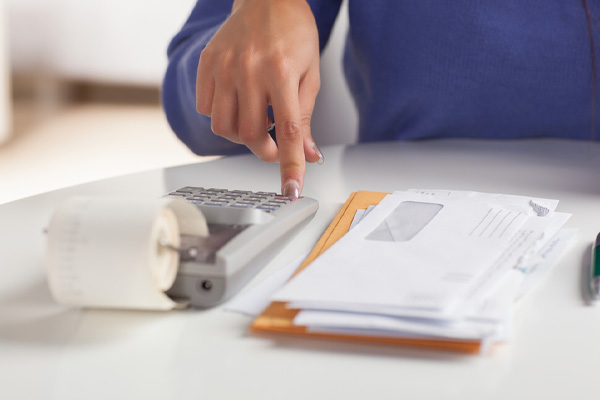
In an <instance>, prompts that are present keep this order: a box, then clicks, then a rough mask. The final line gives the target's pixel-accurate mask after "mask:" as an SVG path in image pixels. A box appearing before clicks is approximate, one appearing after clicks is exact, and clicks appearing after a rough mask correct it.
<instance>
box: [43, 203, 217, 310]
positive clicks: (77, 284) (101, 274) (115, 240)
mask: <svg viewBox="0 0 600 400" xmlns="http://www.w3.org/2000/svg"><path fill="white" fill-rule="evenodd" d="M181 234H187V235H196V236H202V237H204V236H207V235H208V227H207V224H206V220H205V219H204V216H203V215H202V213H201V212H200V211H199V210H198V209H197V208H196V207H194V206H193V205H192V204H189V203H187V202H185V201H183V200H180V199H171V198H163V199H149V200H146V199H130V198H119V197H76V198H72V199H69V200H67V201H66V202H65V203H63V204H62V205H60V206H59V208H58V209H57V210H56V211H55V213H54V215H53V216H52V219H51V221H50V225H49V227H48V230H47V235H48V241H47V252H46V269H47V275H48V283H49V286H50V291H51V292H52V296H53V297H54V299H55V300H56V301H57V302H58V303H59V304H62V305H65V306H71V307H94V308H124V309H144V310H170V309H173V308H181V307H185V306H186V304H185V303H178V302H176V301H174V300H172V299H171V298H169V296H167V295H166V294H165V292H166V291H167V290H168V289H169V288H170V287H171V285H172V284H173V282H174V281H175V278H176V275H177V270H178V267H179V254H178V252H177V251H174V250H170V249H168V248H166V247H164V246H161V245H159V242H164V243H168V244H170V245H172V246H175V247H178V246H179V243H180V235H181Z"/></svg>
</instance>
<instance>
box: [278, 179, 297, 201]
mask: <svg viewBox="0 0 600 400" xmlns="http://www.w3.org/2000/svg"><path fill="white" fill-rule="evenodd" d="M281 194H283V197H289V198H292V199H297V198H298V197H300V185H299V184H298V182H297V181H296V180H295V179H289V180H288V181H287V182H285V184H284V185H283V189H282V190H281Z"/></svg>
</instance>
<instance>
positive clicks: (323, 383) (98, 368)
mask: <svg viewBox="0 0 600 400" xmlns="http://www.w3.org/2000/svg"><path fill="white" fill-rule="evenodd" d="M322 150H323V152H324V154H325V157H326V161H325V163H324V164H323V165H320V166H317V165H310V166H308V168H307V173H306V183H305V187H304V192H303V194H304V195H306V196H310V197H313V198H315V199H317V200H319V202H320V209H319V212H318V213H317V215H316V217H315V218H314V219H313V221H312V222H311V223H310V224H309V225H308V226H307V227H306V228H305V229H304V230H303V231H302V232H301V233H300V234H299V235H298V236H297V237H296V238H295V239H294V240H293V241H292V242H291V243H290V244H289V245H287V247H285V248H284V250H283V251H282V252H281V253H280V255H278V256H277V257H276V258H275V259H274V260H273V261H272V262H271V263H269V264H268V265H267V266H266V267H265V269H264V270H263V271H262V272H261V273H260V274H259V275H258V276H257V278H256V279H255V280H254V281H252V282H251V283H250V285H253V284H256V282H258V281H259V280H260V279H264V277H266V276H268V275H269V274H270V273H272V272H273V271H275V270H276V269H277V268H280V267H282V266H283V265H285V264H286V263H287V262H289V261H290V260H292V259H294V258H295V257H297V256H298V255H300V254H302V253H303V252H305V251H307V250H309V249H310V248H311V247H312V245H314V243H315V242H316V241H317V239H318V237H319V236H320V234H321V233H322V232H323V231H324V229H325V228H326V227H327V225H328V224H329V222H330V221H331V219H332V218H333V217H334V215H335V214H336V213H337V211H338V210H339V207H340V206H341V204H342V203H343V202H344V201H345V199H346V198H347V197H348V195H349V194H350V193H351V192H353V191H356V190H373V191H393V190H402V189H408V188H422V189H460V190H475V191H483V192H493V193H507V194H522V195H529V196H537V197H548V198H556V199H559V200H560V204H559V206H558V210H559V211H563V212H569V213H572V214H573V217H572V218H571V220H570V221H569V222H568V224H567V227H571V228H578V229H579V233H578V234H577V236H576V237H575V239H574V241H573V243H572V244H571V245H570V246H569V248H568V249H567V251H566V252H565V254H564V255H563V256H562V258H561V259H560V260H559V262H558V263H557V264H556V265H555V266H554V268H553V269H552V270H551V271H550V273H549V274H548V275H546V276H545V277H544V279H542V281H541V282H540V283H539V284H538V286H537V287H536V288H535V289H534V291H533V292H532V293H530V294H529V295H528V296H527V297H526V298H525V299H523V300H522V301H521V302H520V303H519V304H518V305H517V307H516V311H515V320H514V334H513V338H512V340H511V342H510V343H509V344H507V345H502V346H499V347H498V348H496V349H495V351H494V352H493V353H492V354H491V355H488V356H459V355H453V354H446V353H438V352H432V351H418V350H411V349H399V348H390V347H384V346H381V347H379V346H367V345H356V344H349V343H336V342H333V341H312V340H306V339H278V340H270V339H266V338H263V337H255V336H252V335H250V334H249V333H248V331H247V328H248V325H249V323H250V321H251V319H250V318H249V317H246V316H242V315H237V314H232V313H228V312H225V311H223V309H222V308H223V307H217V308H214V309H210V310H185V311H178V312H167V313H162V312H134V311H107V310H80V309H66V308H64V307H61V306H58V305H56V304H55V303H54V302H53V300H52V298H51V296H50V293H49V290H48V288H47V285H46V282H45V271H44V244H45V237H44V233H43V229H44V227H45V226H46V224H47V223H48V220H49V217H50V215H51V214H52V211H53V210H54V209H55V207H56V206H57V204H59V203H60V202H61V201H62V200H64V199H66V198H68V197H70V196H74V195H80V194H92V195H108V194H123V195H137V196H143V197H159V196H160V195H162V194H164V193H165V192H167V191H170V190H174V189H176V188H179V187H181V186H204V187H222V188H229V189H247V190H256V191H260V190H262V191H278V189H279V170H278V166H277V165H276V164H264V163H261V162H260V161H259V160H257V159H256V158H255V157H253V156H252V155H247V156H237V157H228V158H222V159H219V160H216V161H212V162H208V163H202V164H195V165H187V166H182V167H176V168H169V169H165V170H154V171H147V172H143V173H138V174H134V175H128V176H123V177H119V178H113V179H108V180H105V181H99V182H94V183H89V184H85V185H81V186H77V187H72V188H67V189H62V190H59V191H55V192H50V193H45V194H42V195H38V196H34V197H30V198H25V199H22V200H18V201H15V202H12V203H7V204H4V205H0V260H1V264H0V265H1V266H0V268H1V271H2V273H1V276H2V279H0V376H1V379H0V382H1V384H0V398H2V399H16V398H19V399H21V398H24V399H40V398H44V399H121V398H123V399H137V398H139V399H166V398H172V399H198V398H204V399H283V398H285V399H307V398H315V399H319V398H323V399H325V398H328V399H334V398H346V399H365V398H370V399H387V398H407V399H414V398H431V399H438V398H445V399H462V400H464V399H481V398H486V399H508V398H545V399H562V398H578V397H579V398H594V396H597V393H598V382H599V380H600V376H599V374H600V307H595V306H593V305H591V304H589V303H588V300H587V298H586V296H585V295H584V291H583V290H582V289H583V287H584V285H585V283H586V279H585V278H586V274H587V272H588V271H587V268H589V256H590V246H591V243H592V240H593V239H594V238H595V236H596V234H597V233H598V231H599V230H600V144H597V143H589V142H588V143H586V142H571V141H557V140H524V141H507V142H495V141H469V140H452V141H429V142H411V143H377V144H368V145H359V146H350V147H341V146H339V147H328V148H327V147H326V148H324V149H322Z"/></svg>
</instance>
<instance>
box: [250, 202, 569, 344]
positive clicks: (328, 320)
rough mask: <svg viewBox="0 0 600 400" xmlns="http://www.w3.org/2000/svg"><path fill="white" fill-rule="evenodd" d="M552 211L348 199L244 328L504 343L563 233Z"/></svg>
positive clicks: (527, 205) (513, 205)
mask: <svg viewBox="0 0 600 400" xmlns="http://www.w3.org/2000/svg"><path fill="white" fill-rule="evenodd" d="M369 205H370V207H366V206H369ZM557 205H558V201H557V200H550V199H539V198H531V197H524V196H509V195H499V194H486V193H476V192H462V191H447V190H428V191H423V190H411V191H403V192H394V193H393V194H391V195H388V196H385V194H380V193H371V192H358V193H356V194H353V196H351V198H350V199H349V200H348V202H347V203H346V204H345V206H344V208H343V209H342V211H341V212H340V214H339V215H338V217H337V218H336V220H335V221H334V222H333V223H332V225H331V226H330V228H329V229H328V231H327V232H326V233H325V235H324V236H323V238H322V239H321V241H320V242H319V243H318V244H317V246H316V248H315V249H314V251H313V253H311V255H310V256H309V259H308V262H310V264H309V265H308V266H307V267H306V268H303V269H302V271H301V272H300V273H298V274H297V275H296V276H295V277H294V278H293V279H291V280H290V281H289V282H288V283H287V284H286V285H285V286H284V287H283V288H282V289H281V290H280V291H279V292H277V293H276V294H275V296H274V297H273V298H272V300H273V303H272V304H271V306H270V307H268V308H267V310H266V311H265V312H264V313H263V314H262V315H261V316H260V317H259V318H257V319H256V320H255V322H254V323H253V326H252V328H253V330H254V331H260V332H265V331H268V332H281V333H296V334H298V333H300V334H307V335H314V336H325V337H336V338H346V339H354V340H367V341H375V342H381V343H392V344H404V345H412V346H421V347H433V348H441V349H448V350H456V351H464V352H480V351H482V350H484V349H486V348H488V347H489V344H492V343H496V342H501V341H506V340H507V339H508V335H509V332H510V329H509V327H510V320H511V315H512V310H513V303H514V301H515V300H516V299H518V298H519V297H521V296H523V294H525V293H526V291H527V290H529V289H531V288H532V287H533V284H534V283H535V281H536V280H537V279H538V278H539V276H540V275H541V274H542V273H543V272H544V270H545V269H547V268H548V266H550V265H551V264H552V263H553V261H554V260H555V259H556V257H557V256H558V254H560V252H561V251H562V249H564V245H565V244H566V243H567V242H568V240H569V239H570V238H571V237H572V236H573V234H574V231H573V230H564V229H561V228H562V227H563V225H564V224H565V222H566V221H567V220H568V219H569V217H570V214H565V213H560V212H556V211H555V209H556V206H557ZM338 239H339V240H338ZM311 261H312V262H311Z"/></svg>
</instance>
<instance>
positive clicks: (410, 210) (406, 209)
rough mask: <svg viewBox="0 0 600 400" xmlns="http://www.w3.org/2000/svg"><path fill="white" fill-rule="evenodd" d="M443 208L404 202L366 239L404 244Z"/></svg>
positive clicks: (435, 205) (433, 204) (441, 206)
mask: <svg viewBox="0 0 600 400" xmlns="http://www.w3.org/2000/svg"><path fill="white" fill-rule="evenodd" d="M443 207H444V206H443V205H441V204H437V203H421V202H416V201H404V202H402V203H400V204H399V205H398V206H397V207H396V208H395V209H394V210H393V211H392V212H391V213H390V214H389V215H388V216H387V217H386V218H385V219H384V220H383V221H382V222H381V224H379V226H378V227H377V228H375V229H374V230H373V231H372V232H371V233H369V234H368V235H367V237H366V239H367V240H375V241H383V242H406V241H408V240H411V239H412V238H413V237H414V236H415V235H417V234H418V233H419V232H421V230H422V229H423V228H425V227H426V226H427V224H428V223H429V222H430V221H431V220H432V219H433V218H434V217H435V216H436V215H437V213H438V212H440V210H441V209H442V208H443Z"/></svg>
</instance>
